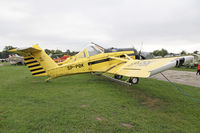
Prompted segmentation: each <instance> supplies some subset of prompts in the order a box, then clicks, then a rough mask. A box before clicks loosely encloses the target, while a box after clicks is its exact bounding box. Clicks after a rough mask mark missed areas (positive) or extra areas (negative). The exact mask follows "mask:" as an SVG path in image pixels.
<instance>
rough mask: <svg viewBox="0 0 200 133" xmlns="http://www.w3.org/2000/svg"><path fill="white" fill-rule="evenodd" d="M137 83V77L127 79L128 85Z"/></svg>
mask: <svg viewBox="0 0 200 133" xmlns="http://www.w3.org/2000/svg"><path fill="white" fill-rule="evenodd" d="M138 82H139V78H138V77H131V78H130V79H129V83H132V84H138Z"/></svg>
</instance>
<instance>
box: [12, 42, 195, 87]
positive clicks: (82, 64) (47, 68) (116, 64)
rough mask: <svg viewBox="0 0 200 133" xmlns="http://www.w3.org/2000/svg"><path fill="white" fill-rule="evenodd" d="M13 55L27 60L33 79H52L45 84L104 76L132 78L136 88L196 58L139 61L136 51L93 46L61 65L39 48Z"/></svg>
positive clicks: (24, 49) (25, 49) (14, 50)
mask: <svg viewBox="0 0 200 133" xmlns="http://www.w3.org/2000/svg"><path fill="white" fill-rule="evenodd" d="M10 51H11V52H17V53H18V54H21V55H22V56H24V60H25V63H26V66H27V67H28V68H29V70H30V71H31V73H32V75H33V76H49V77H48V79H47V80H46V81H48V80H50V79H52V78H56V77H60V76H66V75H72V74H80V73H93V72H101V73H110V74H114V75H115V76H114V77H115V78H116V79H121V78H122V77H123V76H126V77H129V80H128V82H129V83H132V84H137V83H138V81H139V77H141V78H147V77H150V76H152V75H155V74H157V73H160V72H162V71H165V70H167V69H169V68H172V67H175V66H179V65H181V64H183V63H188V62H191V61H192V60H193V56H183V57H172V58H162V59H148V60H139V56H138V53H137V51H136V50H135V49H133V48H126V49H117V48H110V49H104V48H103V47H101V46H99V45H97V44H94V43H93V44H91V45H89V46H88V47H86V48H85V49H83V51H81V52H79V53H78V54H76V55H75V56H73V58H68V59H67V60H66V61H64V62H61V63H58V64H57V63H55V62H54V61H53V60H52V59H51V58H50V57H49V56H48V55H47V54H46V53H45V52H44V51H43V50H42V49H41V48H40V47H39V46H38V45H33V46H32V47H29V48H18V49H12V50H10Z"/></svg>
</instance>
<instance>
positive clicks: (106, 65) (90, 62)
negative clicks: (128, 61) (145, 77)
mask: <svg viewBox="0 0 200 133" xmlns="http://www.w3.org/2000/svg"><path fill="white" fill-rule="evenodd" d="M126 50H127V51H126ZM83 52H85V53H84V54H85V55H86V57H84V58H79V57H78V56H77V57H75V58H74V59H72V60H70V61H68V62H67V63H66V64H63V65H61V66H58V67H56V68H53V69H50V70H47V74H48V75H49V76H50V77H51V78H55V77H59V76H65V75H71V74H77V73H89V72H106V71H107V70H109V69H111V68H112V66H113V65H116V64H123V62H124V61H122V60H113V59H111V58H110V57H118V58H126V57H125V54H127V55H128V56H130V57H131V58H133V59H136V57H137V51H136V50H133V49H115V51H107V52H104V53H100V54H97V55H93V56H88V53H87V51H86V50H84V51H83ZM124 63H125V62H124Z"/></svg>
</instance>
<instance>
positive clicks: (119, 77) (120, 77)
mask: <svg viewBox="0 0 200 133" xmlns="http://www.w3.org/2000/svg"><path fill="white" fill-rule="evenodd" d="M114 78H115V79H122V78H123V76H122V75H117V74H116V75H115V76H114Z"/></svg>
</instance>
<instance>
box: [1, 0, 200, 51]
mask: <svg viewBox="0 0 200 133" xmlns="http://www.w3.org/2000/svg"><path fill="white" fill-rule="evenodd" d="M199 7H200V1H199V0H0V50H2V49H3V48H4V46H6V45H12V46H16V47H25V46H31V45H33V44H36V43H37V44H39V45H40V46H41V47H42V48H43V49H45V48H49V49H61V50H66V49H70V50H81V49H82V48H83V47H84V46H86V45H88V44H89V43H90V42H95V43H97V44H100V45H102V46H103V47H106V48H108V47H133V46H134V47H136V48H137V49H140V45H141V42H143V48H142V50H143V51H153V50H155V49H161V48H165V49H167V50H168V51H169V52H180V51H182V50H186V51H188V52H193V51H194V50H199V51H200V8H199Z"/></svg>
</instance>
